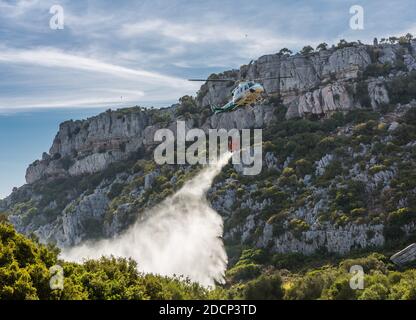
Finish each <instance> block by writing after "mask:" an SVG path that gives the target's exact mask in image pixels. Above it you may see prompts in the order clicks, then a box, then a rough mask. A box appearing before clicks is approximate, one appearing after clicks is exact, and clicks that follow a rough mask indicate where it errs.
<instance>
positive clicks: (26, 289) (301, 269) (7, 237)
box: [0, 223, 416, 300]
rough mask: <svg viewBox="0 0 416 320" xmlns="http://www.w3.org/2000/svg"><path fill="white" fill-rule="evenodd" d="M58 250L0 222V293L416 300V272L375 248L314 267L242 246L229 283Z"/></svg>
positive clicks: (18, 295) (43, 296)
mask: <svg viewBox="0 0 416 320" xmlns="http://www.w3.org/2000/svg"><path fill="white" fill-rule="evenodd" d="M57 255H58V250H57V249H56V248H53V247H50V246H49V247H46V246H43V245H41V244H39V243H38V242H36V240H34V239H28V238H25V237H24V236H22V235H20V234H18V233H16V231H15V230H14V229H13V227H12V226H10V225H8V224H5V223H0V299H44V300H61V299H63V300H65V299H76V300H84V299H94V300H113V299H140V300H142V299H161V300H165V299H273V300H275V299H416V270H415V269H412V268H410V267H409V268H407V269H406V268H405V269H404V270H401V271H397V270H396V269H395V267H394V266H393V265H392V264H391V263H390V262H389V261H388V259H387V258H386V257H385V256H383V255H381V254H370V255H367V256H365V255H364V256H362V257H359V258H355V259H347V260H340V259H339V258H337V257H330V256H327V257H324V258H323V257H321V258H320V260H321V261H320V262H318V266H317V265H316V263H317V260H316V259H313V257H305V256H302V255H298V254H291V255H270V254H266V253H265V252H264V251H262V250H259V249H256V250H255V249H248V250H244V251H243V252H242V254H241V256H240V259H239V261H238V262H237V263H236V264H235V265H234V266H233V267H232V268H231V269H230V270H229V271H228V272H227V283H226V284H225V285H224V286H218V287H217V288H216V289H212V288H211V289H206V288H203V287H201V286H199V285H198V284H196V283H192V282H190V281H189V280H186V279H183V278H180V277H179V278H168V277H162V276H157V275H152V274H146V275H145V274H141V273H140V272H139V271H138V268H137V263H136V262H135V261H132V260H127V259H116V258H114V257H102V258H101V259H100V260H88V261H85V262H84V263H83V264H77V263H69V262H64V261H61V260H59V259H58V258H57ZM312 261H313V262H312ZM314 264H315V265H314ZM55 265H59V266H61V267H62V268H63V275H64V277H63V279H64V282H63V288H62V289H61V288H55V289H51V285H50V283H51V279H52V277H53V275H54V273H53V272H52V273H51V271H52V269H51V267H53V266H55ZM139 265H140V264H139ZM353 265H360V266H362V267H363V269H364V272H365V278H364V289H362V290H352V289H351V287H350V285H349V283H350V279H351V277H352V274H350V273H349V270H350V267H351V266H353ZM287 268H290V269H292V271H289V270H288V269H287Z"/></svg>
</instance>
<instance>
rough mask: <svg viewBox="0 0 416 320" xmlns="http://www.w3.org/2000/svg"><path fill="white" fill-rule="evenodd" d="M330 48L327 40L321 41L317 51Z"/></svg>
mask: <svg viewBox="0 0 416 320" xmlns="http://www.w3.org/2000/svg"><path fill="white" fill-rule="evenodd" d="M327 49H328V44H327V43H325V42H322V43H320V44H319V45H318V46H317V47H316V50H317V51H322V50H327Z"/></svg>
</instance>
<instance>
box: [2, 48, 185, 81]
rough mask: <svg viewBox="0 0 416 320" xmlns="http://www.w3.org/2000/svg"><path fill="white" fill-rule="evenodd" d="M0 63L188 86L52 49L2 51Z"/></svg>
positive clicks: (145, 72) (137, 70)
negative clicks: (62, 69)
mask: <svg viewBox="0 0 416 320" xmlns="http://www.w3.org/2000/svg"><path fill="white" fill-rule="evenodd" d="M0 62H11V63H16V64H21V63H24V64H32V65H33V64H35V65H41V66H44V67H49V68H64V69H78V70H85V71H92V72H97V73H106V74H111V75H113V76H115V77H135V78H137V77H140V78H145V79H147V80H149V81H156V82H163V83H167V84H169V85H172V86H174V87H177V86H182V85H185V84H186V85H189V83H187V82H186V81H184V80H183V79H180V78H176V77H171V76H166V75H163V74H159V73H156V72H150V71H145V70H140V69H132V68H126V67H123V66H119V65H115V64H111V63H107V62H103V61H100V60H96V59H93V58H88V57H83V56H79V55H73V54H67V53H64V52H61V51H59V50H56V49H53V48H40V49H31V50H16V49H4V50H2V51H1V52H0Z"/></svg>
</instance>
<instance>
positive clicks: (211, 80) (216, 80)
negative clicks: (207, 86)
mask: <svg viewBox="0 0 416 320" xmlns="http://www.w3.org/2000/svg"><path fill="white" fill-rule="evenodd" d="M188 81H202V82H207V81H209V82H230V81H233V82H235V81H237V80H236V79H189V80H188Z"/></svg>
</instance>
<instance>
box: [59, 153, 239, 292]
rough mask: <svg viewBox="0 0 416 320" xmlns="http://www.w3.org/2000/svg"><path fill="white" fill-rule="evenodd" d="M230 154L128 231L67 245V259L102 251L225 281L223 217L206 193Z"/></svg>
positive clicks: (154, 269) (143, 266)
mask: <svg viewBox="0 0 416 320" xmlns="http://www.w3.org/2000/svg"><path fill="white" fill-rule="evenodd" d="M231 156H232V153H230V152H227V153H226V154H224V155H222V156H221V157H220V158H219V160H218V161H217V162H216V163H215V164H211V165H209V166H207V167H206V168H204V169H203V170H202V171H201V172H200V173H199V174H198V175H196V176H195V177H194V178H193V179H191V180H190V181H188V182H187V183H185V185H184V186H183V187H182V188H181V189H180V190H179V191H177V192H176V193H175V194H174V195H172V196H171V197H168V198H167V199H165V200H164V201H163V202H162V203H161V204H160V205H157V206H156V207H154V208H152V209H150V210H148V211H147V212H145V214H144V217H145V218H144V219H141V220H139V221H137V222H136V223H135V224H134V225H133V226H132V227H130V228H129V229H128V230H126V232H124V233H123V234H121V235H119V236H118V237H116V238H114V239H105V240H100V241H98V242H94V243H92V242H91V243H85V244H83V245H80V246H77V247H74V248H70V249H66V250H64V251H63V252H62V258H64V259H67V260H70V261H78V262H80V261H82V260H84V259H96V258H99V257H101V256H103V255H104V256H109V255H114V256H116V257H126V258H130V257H131V258H133V259H134V260H136V261H137V263H138V268H139V270H140V271H143V272H148V273H157V274H161V275H167V276H172V275H183V276H185V277H188V278H189V279H191V280H192V281H196V282H199V283H200V284H202V285H204V286H212V285H214V284H215V282H218V283H221V282H223V281H224V272H225V270H226V266H227V255H226V252H225V249H224V245H223V241H222V238H221V237H222V234H223V221H222V218H221V216H219V215H218V213H217V212H216V211H214V210H213V209H212V208H211V206H210V205H209V203H208V201H207V199H206V192H207V191H208V189H209V188H210V186H211V184H212V182H213V180H214V178H215V176H216V175H218V173H220V171H221V169H222V168H223V167H224V166H225V165H226V164H227V163H228V161H229V160H230V158H231Z"/></svg>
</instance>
